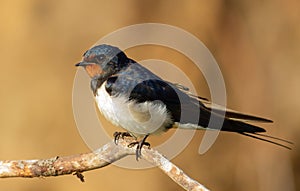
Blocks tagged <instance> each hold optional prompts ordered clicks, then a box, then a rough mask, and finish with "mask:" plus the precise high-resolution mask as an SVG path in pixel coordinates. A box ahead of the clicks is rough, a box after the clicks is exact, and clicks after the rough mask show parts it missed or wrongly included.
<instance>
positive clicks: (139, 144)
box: [128, 135, 150, 161]
mask: <svg viewBox="0 0 300 191" xmlns="http://www.w3.org/2000/svg"><path fill="white" fill-rule="evenodd" d="M148 136H149V135H146V136H145V137H144V138H143V139H142V140H141V141H135V142H132V143H130V144H129V145H128V147H134V146H135V145H137V147H136V152H135V156H136V160H137V161H138V160H139V158H141V156H142V148H143V146H147V147H148V148H150V143H148V142H146V139H147V137H148Z"/></svg>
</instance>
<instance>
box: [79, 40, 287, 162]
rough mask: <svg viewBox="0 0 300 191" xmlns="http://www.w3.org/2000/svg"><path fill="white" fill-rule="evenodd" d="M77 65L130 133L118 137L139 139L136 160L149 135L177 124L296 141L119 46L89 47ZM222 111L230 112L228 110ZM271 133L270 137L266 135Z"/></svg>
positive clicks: (110, 116) (109, 114) (105, 111)
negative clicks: (203, 94) (193, 89)
mask: <svg viewBox="0 0 300 191" xmlns="http://www.w3.org/2000/svg"><path fill="white" fill-rule="evenodd" d="M75 66H77V67H78V66H80V67H83V68H84V69H85V71H86V72H87V74H88V75H89V77H90V78H91V81H90V87H91V90H92V92H93V95H94V97H95V101H96V103H97V106H98V109H99V110H100V113H101V114H102V115H103V116H104V117H105V118H106V119H107V120H109V121H110V122H111V123H112V124H114V125H115V126H118V127H121V128H123V129H124V130H125V132H115V133H114V141H115V143H116V144H117V141H118V139H119V138H120V137H122V138H123V137H124V136H131V137H134V138H135V140H136V141H134V142H132V143H131V144H129V145H128V146H131V147H132V146H135V145H137V148H136V159H137V160H138V159H139V158H141V149H142V147H143V146H148V147H150V143H148V142H146V139H147V137H148V136H149V135H155V134H158V135H159V134H161V133H163V132H166V131H168V130H169V129H171V128H182V129H212V130H214V129H215V130H218V129H219V130H221V131H227V132H233V133H238V134H240V135H243V136H248V137H252V138H255V139H259V140H262V141H266V142H269V143H272V144H275V145H278V146H281V147H284V148H287V149H291V148H290V147H289V146H286V145H285V144H282V143H279V141H281V142H285V143H288V144H292V142H290V141H287V140H284V139H281V138H277V137H273V136H270V135H267V134H262V133H264V132H266V130H265V129H264V128H262V127H259V126H256V125H253V124H250V123H249V122H264V123H271V122H273V121H272V120H269V119H266V118H262V117H257V116H253V115H248V114H243V113H240V112H236V111H233V110H229V109H226V108H224V109H219V108H218V109H215V108H213V106H212V104H211V103H210V102H209V101H208V99H206V98H203V97H200V96H197V95H193V94H192V93H190V92H189V89H188V88H186V87H184V86H183V85H180V84H177V83H172V82H169V81H166V80H163V79H162V78H160V77H159V76H157V75H156V74H154V73H153V72H151V71H150V70H149V69H147V68H146V67H144V66H142V65H141V64H139V63H138V62H136V61H135V60H133V59H131V58H129V57H127V55H126V54H125V53H124V52H123V51H122V50H120V49H119V48H118V47H115V46H112V45H108V44H100V45H96V46H94V47H92V48H90V49H89V50H87V51H86V52H85V53H84V54H83V56H82V61H80V62H79V63H77V64H76V65H75ZM222 113H223V114H224V115H222ZM210 119H216V120H223V123H222V126H221V127H218V126H214V125H212V126H210V125H209V122H210ZM264 137H265V138H264ZM275 140H277V142H276V141H275Z"/></svg>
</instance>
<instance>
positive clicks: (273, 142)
mask: <svg viewBox="0 0 300 191" xmlns="http://www.w3.org/2000/svg"><path fill="white" fill-rule="evenodd" d="M239 134H241V135H244V136H248V137H251V138H254V139H258V140H261V141H265V142H268V143H272V144H274V145H278V146H280V147H283V148H286V149H289V150H291V149H292V148H291V147H289V146H286V145H284V144H281V143H279V142H275V141H272V140H269V139H273V140H277V141H280V142H283V143H287V144H290V145H292V144H294V143H293V142H291V141H288V140H285V139H281V138H278V137H273V136H270V135H264V134H259V133H245V132H239ZM259 136H262V137H267V138H269V139H265V138H261V137H259Z"/></svg>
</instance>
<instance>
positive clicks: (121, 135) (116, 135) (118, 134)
mask: <svg viewBox="0 0 300 191" xmlns="http://www.w3.org/2000/svg"><path fill="white" fill-rule="evenodd" d="M113 136H114V141H115V144H116V145H117V144H118V140H119V139H120V138H122V139H123V138H124V137H132V135H130V133H128V132H115V133H114V135H113Z"/></svg>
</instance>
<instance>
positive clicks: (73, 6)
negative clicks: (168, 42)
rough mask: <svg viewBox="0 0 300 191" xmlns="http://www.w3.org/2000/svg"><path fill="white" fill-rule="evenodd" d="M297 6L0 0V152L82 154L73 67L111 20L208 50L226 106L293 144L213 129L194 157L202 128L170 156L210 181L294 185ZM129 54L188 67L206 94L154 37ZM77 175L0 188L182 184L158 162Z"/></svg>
mask: <svg viewBox="0 0 300 191" xmlns="http://www.w3.org/2000/svg"><path fill="white" fill-rule="evenodd" d="M299 8H300V3H299V1H296V0H288V1H279V0H275V1H274V0H272V1H271V0H265V1H251V0H247V1H239V0H227V1H218V0H213V1H196V0H195V1H171V0H165V1H139V0H128V1H116V0H113V1H105V2H104V1H96V0H85V1H81V0H79V1H73V0H62V1H40V0H28V1H17V0H9V1H8V0H2V1H1V2H0V23H1V25H0V29H1V30H0V57H1V71H0V86H1V89H0V107H1V109H0V127H1V133H0V140H1V144H0V160H4V159H32V158H48V157H53V156H57V155H70V154H74V153H81V152H87V151H89V149H88V147H87V146H86V145H85V144H84V142H83V141H82V139H81V137H80V135H79V133H78V132H77V128H76V126H75V122H74V118H73V113H72V85H73V79H74V75H75V72H76V68H75V67H74V64H75V63H76V62H78V61H79V60H80V59H81V55H82V53H83V52H84V51H85V50H86V49H87V48H89V47H90V46H91V45H93V44H94V43H95V42H96V41H97V40H98V39H99V38H101V37H103V36H104V35H106V34H108V33H110V32H113V31H114V30H116V29H119V28H121V27H124V26H128V25H131V24H137V23H143V22H159V23H165V24H170V25H174V26H177V27H181V28H182V29H184V30H187V31H188V32H190V33H192V34H193V35H195V36H196V37H198V38H199V39H200V40H202V41H203V42H204V43H205V44H206V46H207V47H208V48H209V49H210V50H211V52H212V53H213V54H214V56H215V58H216V60H217V61H218V63H219V65H220V68H221V70H222V72H223V75H224V78H225V82H226V87H227V97H228V105H229V107H230V108H233V109H235V110H239V111H243V112H246V113H251V114H257V115H260V116H265V117H268V118H271V119H273V120H274V121H275V123H274V124H270V125H269V124H266V125H265V124H264V125H263V126H264V127H266V128H267V129H268V132H269V134H271V135H275V136H279V137H283V138H287V139H289V140H292V141H294V142H295V145H294V147H293V150H292V151H289V150H285V149H282V148H279V147H276V146H273V145H270V144H268V143H263V142H259V141H256V140H252V139H249V138H245V137H242V136H239V135H235V134H229V133H222V134H221V136H219V137H218V139H217V141H216V143H215V144H214V146H213V147H212V148H211V149H210V150H209V151H208V152H207V153H206V154H204V155H199V154H198V146H199V144H200V141H201V137H202V135H203V132H197V134H196V136H195V137H194V138H193V141H192V142H191V144H190V145H189V146H188V147H187V148H186V149H185V150H184V152H182V153H181V154H180V155H179V156H177V157H176V158H175V159H173V162H174V163H175V164H177V165H178V166H180V167H181V168H182V169H183V170H184V171H185V172H186V173H188V174H189V175H190V176H191V177H193V178H194V179H196V180H198V181H200V182H201V183H203V184H204V185H205V186H207V187H208V188H210V189H211V190H299V189H300V162H299V160H300V154H299V143H300V142H299V138H298V137H299V134H300V117H299V113H300V101H299V98H300V88H299V82H300V64H299V61H300V54H299V53H300V46H299V44H300V25H299V23H300V15H299V14H300V11H299ZM128 54H129V55H130V56H131V57H132V58H135V59H137V60H141V59H146V58H157V59H163V60H167V61H171V62H173V63H174V64H176V65H178V66H180V68H181V69H182V70H183V71H185V72H186V73H187V74H189V75H190V77H191V79H192V80H193V82H194V85H195V86H197V87H199V89H197V91H198V93H199V94H200V95H204V96H209V94H208V93H207V92H208V91H207V87H206V85H205V83H204V82H203V80H202V78H201V77H200V73H199V74H197V73H195V72H194V70H191V69H190V68H189V67H187V66H188V65H187V64H186V65H185V63H184V62H183V61H185V58H184V57H183V56H182V55H179V54H178V53H177V54H175V53H174V52H173V51H171V50H169V49H164V48H162V47H153V46H144V47H138V48H136V49H131V50H129V51H128ZM173 54H174V55H173ZM177 56H178V57H177ZM87 85H88V84H87ZM171 133H172V132H171ZM157 140H159V138H154V141H155V142H156V141H157ZM84 175H85V177H86V183H81V182H80V181H79V180H77V179H76V178H75V177H74V176H63V177H54V178H35V179H20V178H14V179H2V180H0V190H11V191H15V190H25V191H26V190H30V191H34V190H44V191H57V190H73V191H76V190H132V191H133V190H181V188H180V187H179V186H177V185H176V184H175V183H174V182H173V181H171V180H170V179H169V178H168V177H167V176H166V175H164V174H163V173H162V172H161V171H160V170H158V169H156V168H153V169H149V170H128V169H122V168H118V167H115V166H108V167H106V168H103V169H100V170H94V171H91V172H87V173H84Z"/></svg>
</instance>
